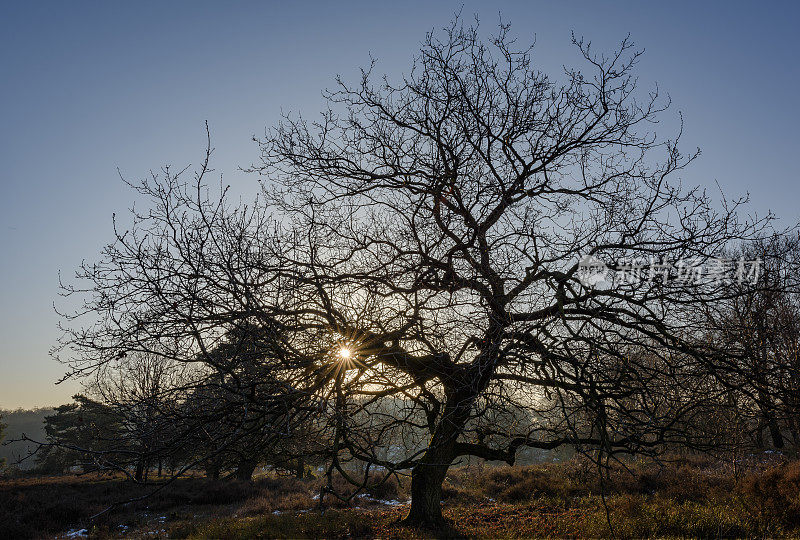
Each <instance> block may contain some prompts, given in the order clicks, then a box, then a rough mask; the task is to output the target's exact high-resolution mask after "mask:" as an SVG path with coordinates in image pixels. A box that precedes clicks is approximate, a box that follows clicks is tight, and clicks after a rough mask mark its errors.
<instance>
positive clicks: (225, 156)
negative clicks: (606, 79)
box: [0, 0, 800, 408]
mask: <svg viewBox="0 0 800 540" xmlns="http://www.w3.org/2000/svg"><path fill="white" fill-rule="evenodd" d="M462 5H463V6H464V7H463V13H464V15H465V16H468V17H471V16H472V14H474V13H477V14H478V15H479V16H480V18H481V23H482V28H483V29H484V30H489V29H490V28H491V27H492V26H493V25H494V24H495V23H496V22H497V20H498V12H502V16H503V19H504V20H506V21H509V22H511V23H512V28H513V30H514V32H515V33H516V35H517V36H518V37H519V38H520V40H522V41H527V40H529V39H531V38H532V37H533V36H534V35H535V36H536V40H537V48H536V50H535V53H534V58H535V60H536V61H537V62H539V64H540V65H541V66H542V67H543V69H544V70H545V71H552V70H558V68H559V66H560V65H561V64H562V63H568V64H569V63H574V62H575V61H576V55H575V51H574V49H572V48H571V47H570V45H569V40H570V31H573V30H574V31H575V33H576V34H577V35H583V36H585V37H586V38H588V39H590V40H591V41H592V42H593V43H594V45H595V46H596V47H598V48H600V49H604V50H608V49H611V48H613V47H614V45H615V44H616V43H618V42H619V40H621V39H622V38H623V37H624V36H625V35H626V34H627V33H628V32H630V33H631V36H632V38H633V40H634V41H635V42H636V43H637V45H638V46H640V47H643V48H645V49H646V53H645V56H644V58H643V60H642V61H641V63H640V65H639V69H638V74H639V77H640V83H641V84H643V85H647V86H650V85H652V84H654V83H656V82H657V83H658V84H659V87H660V88H661V89H662V90H663V91H666V92H669V94H670V96H671V97H672V100H673V108H672V109H671V111H670V112H669V113H668V118H672V119H673V120H674V119H675V118H677V114H678V111H680V112H682V113H683V115H684V119H685V133H684V139H683V140H684V148H686V149H689V150H691V149H693V148H695V147H697V146H699V147H701V148H702V150H703V155H702V157H701V159H700V161H699V162H696V164H695V165H694V166H693V167H692V168H691V169H690V170H688V171H687V172H685V173H684V174H683V178H684V181H685V183H688V184H703V185H706V186H708V187H709V188H710V189H716V188H715V182H718V183H719V184H720V185H721V186H722V187H723V189H724V190H725V192H726V193H728V194H734V195H735V194H738V195H742V194H744V193H746V192H748V191H749V192H750V193H751V196H752V209H753V210H755V211H758V212H759V213H764V212H766V211H767V210H768V209H771V210H773V211H774V212H775V213H777V214H778V215H779V216H781V217H782V219H783V223H785V224H787V225H788V224H791V223H794V222H796V221H797V220H798V218H800V210H798V207H797V201H798V195H800V184H799V183H798V173H797V171H796V163H797V155H798V153H799V152H800V149H798V142H800V137H799V136H798V126H800V99H798V87H799V86H800V84H799V83H800V67H799V66H798V53H799V52H800V46H799V45H798V42H797V38H796V36H797V28H798V27H800V16H799V15H800V3H796V2H785V3H766V2H760V3H756V2H752V3H737V2H708V3H699V2H685V3H683V2H674V1H671V2H658V3H645V2H636V3H634V2H630V3H623V2H603V3H602V4H601V3H598V2H585V3H584V2H568V3H567V2H564V3H555V2H547V3H545V2H533V1H526V2H493V3H491V6H490V5H489V3H477V2H463V1H461V0H459V1H456V2H432V1H430V0H427V1H424V2H403V3H400V2H397V3H394V4H388V3H387V4H385V5H378V4H377V3H376V2H341V1H340V2H319V3H312V2H305V3H304V2H274V3H268V2H259V3H247V2H225V3H223V2H217V3H210V2H209V3H206V2H196V1H194V2H177V1H170V2H142V1H137V2H132V1H129V2H127V3H122V2H102V3H101V2H53V3H46V2H23V1H22V0H17V2H16V3H14V2H6V3H4V7H3V9H2V11H0V81H1V84H0V113H1V114H0V121H2V124H0V167H2V168H0V254H1V255H0V256H1V257H2V258H1V259H0V408H15V407H32V406H36V405H55V404H59V403H64V402H67V401H68V400H69V397H70V396H71V394H73V393H74V392H75V391H76V390H77V388H78V387H77V385H75V384H64V385H59V386H54V384H53V383H54V382H55V381H56V380H57V379H58V377H59V376H60V375H61V374H62V373H63V366H61V365H59V364H58V363H56V362H55V361H54V360H52V359H51V358H50V357H49V355H48V349H49V348H50V347H51V346H52V345H53V343H54V342H55V340H56V339H57V337H58V333H57V330H56V322H57V316H56V315H55V313H54V311H53V307H52V304H53V301H54V300H55V299H56V296H57V292H58V272H59V270H61V271H62V273H63V275H64V276H65V277H68V276H69V275H70V273H71V272H72V271H73V269H74V268H75V267H76V266H77V265H78V264H79V263H80V262H81V260H82V259H84V258H86V259H88V260H92V259H94V258H96V257H97V255H98V253H99V250H100V248H101V247H102V245H103V244H104V243H106V242H108V241H109V240H110V239H111V227H110V226H111V215H112V213H113V212H115V211H116V212H118V213H119V212H124V211H125V209H126V208H127V207H128V206H129V205H130V204H131V202H132V200H133V199H132V194H131V193H130V192H129V191H128V190H127V189H126V188H125V186H124V185H123V184H122V183H121V182H120V180H119V178H118V177H117V174H116V168H117V167H119V168H120V169H121V171H122V172H123V173H124V174H125V175H127V176H130V177H132V178H136V177H140V176H142V175H145V174H147V172H148V171H149V170H150V169H153V168H155V169H157V168H159V167H160V166H162V165H164V164H167V163H171V164H174V165H176V166H178V165H181V166H182V165H186V164H189V163H197V161H198V159H199V157H200V156H201V153H202V150H203V148H204V131H203V122H204V121H205V120H208V121H209V124H210V126H211V129H212V137H213V145H214V147H215V148H216V152H215V161H214V166H215V169H216V170H217V172H219V173H223V174H225V178H226V181H227V182H229V183H232V184H234V185H236V186H237V187H239V188H241V189H242V190H245V191H247V190H250V189H253V186H254V184H255V179H254V178H253V177H251V176H248V175H246V174H241V173H237V172H236V168H237V166H240V165H242V166H245V165H248V164H250V163H252V162H253V161H254V160H255V159H256V158H257V155H258V153H257V148H256V147H255V146H254V144H253V143H252V142H251V140H250V139H251V137H252V135H253V134H258V133H263V131H264V129H265V127H267V126H270V125H273V124H274V123H275V121H276V119H277V116H278V114H279V113H280V111H281V110H284V111H302V112H303V113H304V114H305V115H306V116H313V115H314V114H315V113H316V112H317V111H319V110H320V107H321V104H322V100H321V97H320V90H321V89H323V88H325V87H326V86H331V83H332V79H333V77H334V75H336V74H337V73H341V74H342V75H344V76H345V77H347V76H349V75H352V74H354V73H356V69H357V68H358V67H360V66H362V65H364V64H365V63H366V62H367V61H368V58H369V54H370V53H372V55H373V56H375V57H377V58H378V60H379V62H380V63H379V68H380V71H382V72H386V73H388V74H390V75H399V74H401V73H402V72H404V71H407V69H408V66H409V61H410V58H411V56H412V54H413V53H414V52H415V50H416V49H417V48H418V46H419V43H420V41H421V40H422V38H423V37H424V34H425V32H426V31H428V30H430V29H431V28H433V27H440V26H442V25H444V24H446V23H447V22H448V21H449V20H450V19H451V17H452V15H453V13H454V12H455V11H456V10H458V9H459V8H460V7H461V6H462ZM667 133H668V132H667Z"/></svg>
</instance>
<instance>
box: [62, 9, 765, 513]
mask: <svg viewBox="0 0 800 540" xmlns="http://www.w3.org/2000/svg"><path fill="white" fill-rule="evenodd" d="M573 41H574V45H575V48H576V51H577V52H578V53H579V56H580V58H581V61H582V67H581V69H567V70H565V72H564V73H561V74H556V75H555V76H552V77H551V76H549V75H546V74H544V73H542V72H540V71H539V70H538V69H537V67H536V62H535V54H534V52H535V51H533V50H532V49H522V50H517V49H515V48H514V41H513V40H512V39H510V37H509V29H508V27H506V26H501V27H500V28H499V32H498V35H497V36H495V37H494V38H492V39H490V40H488V41H482V40H481V39H480V38H479V36H478V32H477V28H475V27H464V26H463V25H462V24H461V22H460V21H456V22H454V23H453V24H452V25H451V26H449V27H448V28H446V29H444V30H443V31H442V32H439V33H432V34H430V35H429V36H427V39H426V40H425V42H424V44H423V46H422V48H421V51H420V53H419V55H418V56H417V57H416V58H415V61H414V64H413V67H412V69H411V70H410V71H409V73H408V75H406V76H405V77H403V78H401V79H399V80H398V81H396V82H392V81H391V79H389V78H381V77H376V76H374V74H373V71H374V65H371V66H370V67H369V68H367V69H366V70H364V71H363V72H362V76H361V78H360V79H359V80H357V81H356V82H355V84H352V85H351V84H348V83H346V82H344V81H337V86H336V88H335V89H334V90H333V91H331V92H328V93H327V94H326V97H327V100H328V103H329V108H328V109H327V110H326V111H325V112H324V113H323V114H322V116H321V117H320V118H319V119H318V120H316V121H314V122H308V121H306V120H304V119H302V118H300V117H287V118H285V120H284V121H283V122H282V123H281V124H280V125H279V126H277V127H276V128H275V129H273V130H271V131H269V132H268V133H267V134H266V136H265V137H264V138H263V139H259V140H258V143H259V145H260V148H261V161H260V162H259V164H258V165H257V166H255V167H253V169H254V170H257V171H258V172H259V173H260V175H261V178H262V179H263V185H264V194H263V196H262V197H261V198H259V199H258V200H257V201H255V202H254V203H252V204H250V205H242V204H238V205H237V204H232V203H231V202H230V201H229V200H228V199H227V198H226V196H225V190H223V191H222V193H221V194H220V195H219V196H216V195H213V194H212V192H211V191H209V190H208V189H207V188H206V187H205V186H206V185H207V184H206V182H205V181H204V178H205V177H206V176H207V175H208V171H209V168H208V167H209V166H208V155H209V154H210V150H209V152H208V154H207V156H206V160H205V163H204V164H203V166H202V167H201V168H200V170H199V171H198V172H197V173H196V177H195V178H194V180H184V174H185V173H183V174H182V173H177V174H175V173H173V172H172V171H171V170H169V169H165V170H164V171H163V174H158V175H154V176H152V177H151V178H149V179H146V180H144V181H142V182H139V183H135V184H133V185H134V187H135V188H136V189H137V190H138V191H139V193H140V194H142V195H144V196H145V197H146V198H148V199H149V200H150V201H151V202H152V204H151V205H150V206H149V207H148V208H147V210H140V211H139V213H138V214H135V215H134V223H133V225H132V226H130V227H128V228H126V230H125V231H122V230H117V234H116V242H115V243H113V244H111V245H110V246H108V248H106V250H105V251H104V254H103V257H102V258H101V259H100V261H99V262H97V263H96V264H86V265H84V266H83V267H82V268H81V269H80V270H79V272H78V276H77V277H78V281H77V284H75V285H68V286H67V287H66V290H65V292H66V294H68V295H72V296H78V297H81V298H83V299H84V301H85V305H84V308H83V309H82V310H79V312H78V313H76V314H75V315H71V316H69V317H67V322H66V324H65V325H64V327H65V330H66V333H65V337H64V340H63V341H62V344H61V349H60V350H61V351H62V352H64V353H66V352H69V356H66V355H65V356H64V358H65V360H67V361H69V362H70V364H71V372H70V373H71V374H72V375H73V376H78V375H80V374H85V373H89V372H93V371H94V370H96V369H97V367H98V366H101V365H104V364H107V363H108V362H111V361H113V360H114V359H115V358H118V357H119V355H120V354H122V353H123V352H124V353H128V354H129V353H131V352H136V351H139V352H146V353H152V354H156V355H159V356H161V357H162V358H164V359H165V360H168V361H182V362H190V363H193V364H195V366H198V370H199V372H200V373H204V372H207V373H208V374H209V375H208V377H209V378H208V381H213V380H214V377H220V376H221V374H223V375H224V377H225V380H227V381H234V385H235V384H239V381H245V382H247V381H249V383H248V384H243V385H241V386H238V387H237V388H238V390H237V392H238V394H239V395H241V396H243V400H244V401H242V402H240V403H237V404H236V407H239V408H240V409H241V407H242V404H245V405H246V404H248V403H250V404H251V405H252V407H250V408H247V410H249V411H259V412H258V414H260V415H270V414H277V413H278V411H281V414H284V416H283V418H284V419H285V427H284V428H282V430H281V431H283V432H285V433H286V434H289V433H291V431H292V425H293V423H295V422H297V423H301V422H302V423H303V425H305V426H306V429H309V427H308V426H312V427H313V430H316V431H317V432H318V440H324V441H326V442H327V444H328V460H329V468H328V475H329V477H330V476H331V475H332V474H333V473H338V474H342V475H344V476H346V477H347V478H349V479H350V480H351V481H353V482H354V483H364V482H366V481H368V477H369V474H368V473H369V471H370V467H366V468H365V472H364V470H363V469H362V472H364V476H363V477H362V476H356V474H355V473H353V470H354V468H353V467H349V466H348V465H347V464H348V462H350V461H355V462H357V463H367V464H369V465H370V466H373V465H377V466H380V468H379V470H380V471H383V473H384V474H399V473H404V472H406V471H411V492H412V502H411V509H410V513H409V515H408V517H407V522H408V523H411V524H439V523H441V521H442V513H441V508H440V501H441V484H442V481H443V479H444V477H445V474H446V472H447V470H448V467H449V466H450V465H451V464H452V463H453V462H454V461H455V460H457V459H458V458H459V457H462V456H478V457H481V458H485V459H489V460H504V461H507V462H508V463H513V462H514V459H515V455H516V453H517V451H518V450H519V449H520V448H523V447H534V448H544V449H548V448H555V447H558V446H561V445H574V446H576V447H578V448H579V449H595V450H597V451H600V452H601V454H600V455H605V456H612V455H614V454H615V453H617V452H650V451H655V450H656V449H657V448H659V447H662V446H664V445H668V444H688V445H692V446H695V447H701V446H704V445H709V444H714V441H715V440H716V439H715V438H714V433H709V434H708V435H709V437H708V438H705V437H704V435H705V433H704V431H703V429H702V425H700V424H696V422H695V420H696V419H698V418H701V417H702V416H703V415H702V414H701V412H702V410H703V408H704V407H705V406H706V405H709V404H712V405H714V406H717V405H718V403H719V399H720V392H718V391H717V390H715V388H716V387H715V386H714V385H713V384H712V383H713V381H714V380H715V377H718V376H720V375H721V374H723V373H725V372H727V371H729V370H732V369H735V368H736V362H733V361H730V360H728V359H727V357H725V356H722V355H720V354H718V351H717V350H716V349H715V348H714V347H713V344H714V341H713V340H711V339H708V336H707V328H706V326H705V325H704V324H703V323H702V322H700V321H702V318H701V317H700V316H698V312H699V311H700V308H702V307H703V306H704V305H707V304H708V303H711V302H714V301H715V300H716V299H717V298H719V297H721V296H723V295H726V294H729V290H728V289H726V288H725V287H722V286H719V284H718V283H717V281H716V280H714V279H711V276H710V275H706V276H701V277H700V278H698V279H691V280H688V279H679V277H680V276H675V275H673V274H671V273H670V272H672V270H666V271H665V270H664V268H667V266H665V265H664V263H665V262H668V263H670V264H672V263H673V262H675V261H680V260H685V259H688V258H691V259H692V261H693V264H696V265H699V266H701V267H702V265H703V264H705V263H709V262H710V261H712V258H713V257H714V256H715V255H718V254H719V253H720V252H721V250H722V249H723V248H724V247H726V246H727V245H729V244H730V243H731V242H736V241H738V240H740V239H741V238H745V237H747V236H749V235H750V234H752V233H753V232H755V231H756V229H758V228H759V227H760V226H762V225H763V223H762V222H759V221H744V222H740V221H739V220H738V219H737V217H736V213H735V211H736V207H737V206H738V204H739V203H738V202H734V203H721V204H720V205H718V206H717V205H715V203H714V202H713V201H712V200H711V199H710V198H708V197H707V196H706V195H705V193H704V192H703V191H701V190H698V189H688V190H687V189H684V188H682V187H681V185H680V182H679V179H678V178H677V174H679V172H680V171H681V170H682V169H683V168H684V167H685V166H686V165H687V164H688V163H690V162H691V161H692V160H693V159H694V157H695V154H691V155H688V156H684V155H683V154H681V153H680V152H679V150H678V147H677V141H676V140H675V139H673V140H662V139H660V138H658V137H656V135H655V134H654V133H652V132H651V131H650V129H651V128H652V126H653V125H654V123H655V122H656V121H658V120H659V118H661V116H662V115H661V113H662V112H663V111H664V110H665V108H666V106H667V102H666V101H665V100H663V99H662V98H661V97H660V96H659V95H658V92H656V91H649V92H647V91H645V92H642V91H640V90H639V89H638V88H637V85H636V78H635V76H634V68H635V65H636V62H637V61H638V59H639V57H640V56H639V53H637V52H635V51H634V49H633V46H632V44H631V43H630V42H629V41H628V40H627V39H626V40H624V41H623V42H622V43H621V46H620V47H619V48H618V49H617V50H616V51H614V52H612V53H611V54H608V55H604V54H598V53H596V52H595V51H594V50H593V49H592V48H591V47H590V45H589V44H588V43H586V42H583V41H579V40H573ZM587 257H589V259H587ZM587 260H591V261H602V262H604V263H605V264H607V265H608V268H609V270H608V272H607V274H606V275H607V277H608V278H609V280H611V282H610V283H609V282H597V283H595V281H594V280H592V281H591V282H589V281H587V280H586V279H583V278H584V277H585V276H584V275H583V271H584V270H586V266H585V265H584V264H583V263H584V262H585V261H587ZM631 261H639V262H641V261H647V264H645V265H644V266H643V268H642V269H641V271H642V272H644V274H647V275H646V276H640V277H642V279H628V278H630V277H631V276H630V275H627V274H626V279H619V278H620V277H621V276H622V271H623V270H625V269H626V266H625V265H627V264H629V263H630V262H631ZM637 268H638V267H637ZM645 277H646V279H645ZM684 277H685V276H684ZM82 320H83V321H86V322H85V323H81V321H82ZM245 327H249V328H264V329H267V330H268V331H266V332H263V334H260V336H262V337H261V338H260V341H261V343H262V346H263V347H264V348H265V349H266V350H268V354H263V355H261V356H260V360H259V367H258V369H259V372H260V373H262V374H264V376H265V377H266V378H267V379H268V380H269V389H268V392H267V394H269V395H270V396H277V397H274V398H272V399H263V395H264V394H262V393H260V391H259V389H258V388H257V387H256V386H254V385H255V384H256V383H255V382H253V381H252V380H250V379H248V378H246V377H244V378H243V377H242V376H241V374H240V371H239V370H238V368H234V367H233V366H231V365H229V363H227V362H222V361H220V358H219V357H218V355H216V354H215V352H214V351H218V350H220V349H219V347H220V346H221V345H224V344H225V343H226V336H230V335H232V334H231V332H232V331H233V329H235V328H245ZM204 370H205V371H204ZM267 374H268V375H267ZM250 383H252V384H250ZM256 396H262V398H256ZM265 404H266V405H265ZM259 407H260V409H259ZM246 425H250V424H246ZM269 429H273V430H275V429H276V428H275V427H274V425H272V427H270V428H269ZM247 431H248V430H247V428H246V427H243V428H242V430H241V432H242V433H247ZM235 434H236V431H235V430H234V431H233V435H235ZM690 434H691V435H690ZM312 436H313V435H312ZM595 455H597V454H595Z"/></svg>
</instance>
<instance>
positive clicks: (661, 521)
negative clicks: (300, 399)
mask: <svg viewBox="0 0 800 540" xmlns="http://www.w3.org/2000/svg"><path fill="white" fill-rule="evenodd" d="M736 465H737V466H736V467H734V465H733V464H732V463H722V462H717V461H710V460H708V459H700V458H693V459H689V458H680V459H675V460H672V461H669V462H663V463H655V462H652V461H647V462H645V461H635V462H633V461H632V462H630V463H625V464H624V465H621V464H617V465H615V466H612V467H611V469H610V470H609V471H608V475H607V480H606V481H604V483H603V485H602V486H601V484H600V481H599V479H598V477H597V475H596V474H594V473H593V472H592V468H591V464H590V463H588V462H587V461H585V460H582V459H573V460H570V461H568V462H563V463H544V464H540V465H535V466H530V467H489V466H470V467H460V468H454V469H453V470H452V471H451V473H450V474H449V475H448V477H447V479H446V480H445V484H444V489H443V496H444V500H445V501H444V502H445V504H444V515H445V517H446V518H447V520H448V521H449V526H450V527H451V528H450V529H448V530H446V531H444V532H445V533H446V534H447V535H450V536H452V535H457V536H466V537H482V538H496V537H509V538H511V537H516V538H519V537H564V536H582V537H585V536H593V537H596V536H609V535H611V534H612V531H611V530H609V519H607V517H606V509H605V507H604V505H603V502H602V498H601V496H600V493H601V488H602V490H603V491H604V492H605V494H606V503H607V506H608V510H609V512H610V514H609V515H610V524H611V527H613V534H614V535H615V536H618V537H664V536H704V537H708V536H713V537H743V536H794V535H797V534H800V461H787V460H782V459H773V460H767V461H765V460H760V461H756V460H754V459H751V460H750V462H749V463H748V464H747V466H746V467H744V465H743V464H742V463H741V462H740V463H737V464H736ZM322 484H323V480H322V479H316V478H311V479H304V480H299V479H296V478H284V477H275V476H272V475H264V476H260V477H258V478H257V479H256V480H255V481H254V482H238V481H232V480H221V481H212V480H208V479H205V478H181V479H179V480H177V481H175V482H174V483H172V484H170V485H169V486H167V487H165V488H164V489H162V490H160V491H158V492H157V493H156V494H154V495H152V496H150V497H149V498H147V499H146V500H142V501H138V502H132V503H129V504H126V505H123V506H120V507H117V508H114V509H112V510H111V511H109V512H107V513H105V514H103V515H102V516H100V517H98V518H96V519H94V520H89V517H90V516H91V515H93V514H96V513H98V512H101V511H102V510H104V509H105V508H106V507H107V505H108V503H109V501H122V500H125V499H129V498H133V497H136V496H139V495H143V494H145V493H148V492H149V491H150V490H152V489H153V486H150V487H144V486H137V485H134V484H132V483H131V482H127V481H125V480H123V479H121V478H109V477H95V476H83V477H75V476H64V477H41V478H24V479H13V480H6V481H4V482H2V483H0V513H1V514H0V535H1V536H2V537H4V538H26V537H27V538H34V537H35V538H39V537H46V536H56V535H63V534H65V533H66V532H67V531H68V530H72V531H74V530H79V529H84V528H85V529H87V534H88V535H89V536H90V537H96V538H112V537H113V538H119V537H141V536H145V535H146V536H149V537H170V538H175V537H176V538H285V537H291V538H296V537H304V538H322V537H324V538H345V537H360V538H374V537H383V538H386V537H389V538H416V537H420V536H423V537H424V536H427V535H431V534H435V533H433V532H431V531H422V530H418V529H411V528H407V527H402V526H400V525H398V524H397V523H396V522H397V521H398V520H399V518H401V517H402V515H403V514H404V513H405V512H407V506H405V505H396V504H386V503H387V502H389V501H397V500H399V501H402V502H404V503H405V502H406V501H407V500H408V496H409V487H410V482H409V481H408V479H400V481H397V480H396V479H393V480H391V481H390V482H387V483H385V484H383V485H381V486H379V487H377V488H375V490H373V491H370V492H367V493H363V494H359V496H357V497H354V498H352V499H351V500H350V501H349V502H347V501H340V500H337V499H332V500H331V499H326V502H325V505H324V509H322V510H321V509H320V508H319V504H318V499H317V498H315V496H316V495H317V494H318V493H319V488H320V487H321V486H322ZM438 533H439V534H441V533H442V531H438Z"/></svg>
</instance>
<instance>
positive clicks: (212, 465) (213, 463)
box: [206, 457, 222, 480]
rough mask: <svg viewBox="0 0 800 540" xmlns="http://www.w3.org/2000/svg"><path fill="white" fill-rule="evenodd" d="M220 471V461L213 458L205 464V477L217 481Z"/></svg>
mask: <svg viewBox="0 0 800 540" xmlns="http://www.w3.org/2000/svg"><path fill="white" fill-rule="evenodd" d="M220 469H222V460H221V459H219V458H216V457H215V458H213V459H212V460H210V461H208V463H207V464H206V477H207V478H211V479H212V480H219V473H220Z"/></svg>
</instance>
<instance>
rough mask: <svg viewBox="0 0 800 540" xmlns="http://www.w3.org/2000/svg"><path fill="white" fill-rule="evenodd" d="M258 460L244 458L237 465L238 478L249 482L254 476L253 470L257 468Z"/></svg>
mask: <svg viewBox="0 0 800 540" xmlns="http://www.w3.org/2000/svg"><path fill="white" fill-rule="evenodd" d="M256 463H257V462H256V461H255V460H252V459H243V460H242V461H240V462H239V466H238V467H236V479H237V480H242V481H245V482H249V481H250V479H251V478H252V477H253V472H254V471H255V470H256Z"/></svg>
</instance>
